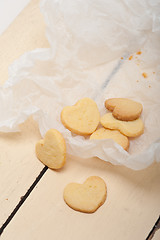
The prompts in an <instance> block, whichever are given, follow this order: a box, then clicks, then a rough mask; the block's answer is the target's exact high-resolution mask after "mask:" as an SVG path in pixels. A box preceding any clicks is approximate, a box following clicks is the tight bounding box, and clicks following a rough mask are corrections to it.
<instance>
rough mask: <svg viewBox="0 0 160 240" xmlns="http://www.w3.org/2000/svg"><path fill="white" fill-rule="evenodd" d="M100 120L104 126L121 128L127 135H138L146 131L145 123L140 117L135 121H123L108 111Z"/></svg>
mask: <svg viewBox="0 0 160 240" xmlns="http://www.w3.org/2000/svg"><path fill="white" fill-rule="evenodd" d="M100 122H101V124H102V126H103V127H105V128H109V129H115V130H119V131H120V132H121V133H122V134H124V135H125V136H127V137H138V136H140V135H141V134H142V133H143V132H144V124H143V121H142V120H141V119H140V118H138V119H136V120H134V121H121V120H118V119H116V118H114V117H113V115H112V113H106V114H105V115H104V116H102V117H101V119H100Z"/></svg>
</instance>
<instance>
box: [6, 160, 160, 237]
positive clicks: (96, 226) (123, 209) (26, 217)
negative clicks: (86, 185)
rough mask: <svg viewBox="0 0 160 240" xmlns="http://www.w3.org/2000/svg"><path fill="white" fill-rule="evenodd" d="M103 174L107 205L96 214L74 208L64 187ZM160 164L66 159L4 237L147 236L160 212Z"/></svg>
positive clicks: (48, 175) (46, 177)
mask: <svg viewBox="0 0 160 240" xmlns="http://www.w3.org/2000/svg"><path fill="white" fill-rule="evenodd" d="M92 175H98V176H100V177H102V178H103V179H104V180H105V182H106V184H107V187H108V196H107V200H106V202H105V204H104V205H103V206H101V208H99V209H98V210H97V212H95V213H94V214H83V213H79V212H76V211H74V210H72V209H71V208H69V207H68V206H67V205H66V204H65V203H64V200H63V189H64V187H65V185H66V184H67V183H69V182H79V183H82V182H83V181H84V180H85V179H86V178H87V177H89V176H92ZM159 183H160V164H158V163H154V164H153V165H152V166H150V167H149V168H147V169H145V170H142V171H132V170H129V169H127V168H125V167H120V166H112V165H111V164H109V163H106V162H104V161H101V160H99V159H97V158H93V159H78V158H73V157H72V158H71V157H69V156H68V157H67V163H66V166H65V167H64V168H63V169H61V170H59V171H51V170H48V171H47V172H46V173H45V175H44V176H43V178H42V179H41V181H40V182H39V184H38V186H37V188H36V189H34V190H33V192H32V194H31V195H30V196H29V198H28V199H27V200H26V202H25V203H24V205H23V206H22V207H21V209H20V210H19V212H18V213H17V214H16V216H15V217H14V219H13V220H12V222H11V223H10V224H9V225H8V228H7V229H6V230H5V231H4V233H3V235H2V240H6V239H10V238H12V239H16V240H20V239H23V240H27V239H39V240H42V239H47V240H51V239H59V240H63V239H70V240H73V239H76V240H80V239H83V240H90V239H92V240H97V239H98V240H105V239H112V240H117V239H123V240H128V239H129V240H135V239H146V237H147V236H148V234H149V232H150V230H151V229H152V227H153V225H154V223H155V222H156V220H157V218H158V216H159V213H160V204H159V203H160V191H159V190H160V186H159Z"/></svg>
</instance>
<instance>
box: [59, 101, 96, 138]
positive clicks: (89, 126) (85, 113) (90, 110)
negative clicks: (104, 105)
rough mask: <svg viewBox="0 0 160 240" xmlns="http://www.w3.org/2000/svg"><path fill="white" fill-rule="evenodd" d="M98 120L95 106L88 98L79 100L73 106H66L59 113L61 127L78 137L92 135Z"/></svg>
mask: <svg viewBox="0 0 160 240" xmlns="http://www.w3.org/2000/svg"><path fill="white" fill-rule="evenodd" d="M99 120H100V114H99V110H98V107H97V104H96V103H95V102H94V101H93V100H92V99H90V98H83V99H81V100H79V101H78V102H77V103H76V104H75V105H74V106H66V107H64V108H63V110H62V112H61V121H62V123H63V125H64V126H65V127H66V128H67V129H69V130H70V131H71V132H73V133H76V134H79V135H88V134H91V133H93V132H94V131H95V130H96V128H97V126H98V124H99Z"/></svg>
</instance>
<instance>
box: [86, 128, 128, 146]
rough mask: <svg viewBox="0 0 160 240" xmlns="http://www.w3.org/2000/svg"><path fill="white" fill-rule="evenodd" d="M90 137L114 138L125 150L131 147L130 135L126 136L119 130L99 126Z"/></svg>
mask: <svg viewBox="0 0 160 240" xmlns="http://www.w3.org/2000/svg"><path fill="white" fill-rule="evenodd" d="M90 139H113V140H114V141H115V142H116V143H118V144H119V145H121V146H122V147H123V148H124V150H127V149H128V147H129V140H128V137H126V136H124V135H123V134H122V133H120V132H119V131H117V130H110V129H106V128H99V129H98V130H96V131H95V132H94V133H92V135H91V136H90Z"/></svg>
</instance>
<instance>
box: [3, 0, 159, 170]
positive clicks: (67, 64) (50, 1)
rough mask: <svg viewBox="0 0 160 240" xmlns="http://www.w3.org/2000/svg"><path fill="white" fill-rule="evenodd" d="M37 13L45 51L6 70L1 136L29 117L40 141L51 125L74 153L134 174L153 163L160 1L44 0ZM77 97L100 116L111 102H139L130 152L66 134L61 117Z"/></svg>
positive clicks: (27, 55)
mask: <svg viewBox="0 0 160 240" xmlns="http://www.w3.org/2000/svg"><path fill="white" fill-rule="evenodd" d="M41 10H42V13H43V14H44V18H45V22H46V25H47V33H46V34H47V38H48V40H49V42H50V48H49V49H36V50H34V51H32V52H28V53H25V54H24V55H23V56H22V57H20V58H19V59H18V60H16V61H15V62H14V63H13V64H12V65H11V66H10V68H9V79H8V81H7V82H6V83H5V84H4V85H3V86H2V87H1V89H0V131H3V132H11V131H18V129H19V128H18V125H19V124H20V123H22V122H24V121H25V120H26V119H27V118H28V117H29V116H30V115H32V116H33V118H34V119H35V120H36V121H37V122H38V124H39V128H40V132H41V134H42V137H43V136H44V135H45V133H46V131H47V130H48V129H50V128H56V129H57V130H59V131H60V132H61V133H62V134H63V136H64V138H65V140H66V144H67V152H68V153H69V154H72V155H74V156H79V157H84V158H89V157H93V156H97V157H99V158H100V159H102V160H104V161H109V162H111V163H113V164H118V165H125V166H127V167H129V168H132V169H135V170H140V169H143V168H146V167H147V166H149V165H150V164H151V163H152V162H153V161H157V162H159V161H160V100H159V99H160V97H159V94H160V1H159V0H142V1H138V0H134V1H133V0H113V1H109V0H92V1H91V0H81V1H80V0H77V1H75V0H43V1H41ZM137 51H141V54H140V55H137V54H136V52H137ZM130 54H132V57H133V58H132V57H131V58H132V59H131V58H130V59H131V60H129V59H128V58H129V56H130ZM121 57H122V59H121ZM142 73H146V74H147V78H144V76H143V74H142ZM83 97H90V98H92V99H94V100H95V101H96V103H97V105H98V108H99V111H100V114H101V115H103V114H104V113H106V112H107V110H106V109H105V107H104V101H105V100H106V99H107V98H110V97H127V98H130V99H133V100H136V101H139V102H141V103H142V104H143V108H144V109H143V113H142V116H141V117H142V119H143V121H144V125H145V130H144V134H142V135H141V136H140V137H137V138H135V139H130V148H129V151H128V152H126V151H125V150H123V149H122V147H120V146H119V145H118V144H116V143H114V142H113V141H112V140H89V139H88V138H84V137H83V136H78V135H75V134H72V133H71V132H70V131H69V130H67V129H66V128H65V127H64V126H63V125H62V123H61V120H60V113H61V111H62V109H63V107H64V106H66V105H74V104H75V103H76V102H77V101H78V100H79V99H81V98H83Z"/></svg>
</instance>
